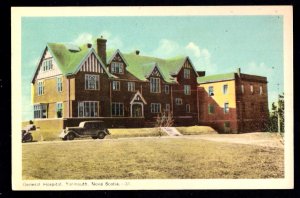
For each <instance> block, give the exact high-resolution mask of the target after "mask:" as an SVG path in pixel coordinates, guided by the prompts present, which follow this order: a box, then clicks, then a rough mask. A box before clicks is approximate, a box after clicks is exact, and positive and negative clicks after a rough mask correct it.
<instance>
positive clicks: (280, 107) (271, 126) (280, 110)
mask: <svg viewBox="0 0 300 198" xmlns="http://www.w3.org/2000/svg"><path fill="white" fill-rule="evenodd" d="M278 115H279V123H280V131H281V132H284V94H282V95H279V97H278V102H277V104H276V103H275V102H273V103H272V108H271V112H270V116H269V121H268V124H267V130H268V131H271V132H278V131H279V129H278Z"/></svg>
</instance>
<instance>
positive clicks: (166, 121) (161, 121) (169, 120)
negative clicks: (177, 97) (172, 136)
mask: <svg viewBox="0 0 300 198" xmlns="http://www.w3.org/2000/svg"><path fill="white" fill-rule="evenodd" d="M173 124H174V119H173V113H172V112H170V111H163V112H162V113H160V114H157V117H156V124H155V126H156V127H157V129H158V132H159V135H160V136H161V135H162V133H163V131H162V130H161V127H171V126H173Z"/></svg>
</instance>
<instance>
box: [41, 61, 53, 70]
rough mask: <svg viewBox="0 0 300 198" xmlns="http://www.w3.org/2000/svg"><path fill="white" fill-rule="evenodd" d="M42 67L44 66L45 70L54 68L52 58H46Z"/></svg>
mask: <svg viewBox="0 0 300 198" xmlns="http://www.w3.org/2000/svg"><path fill="white" fill-rule="evenodd" d="M42 68H43V71H48V70H51V69H52V68H53V65H52V58H48V59H45V60H44V61H43V63H42Z"/></svg>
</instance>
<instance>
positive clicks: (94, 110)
mask: <svg viewBox="0 0 300 198" xmlns="http://www.w3.org/2000/svg"><path fill="white" fill-rule="evenodd" d="M98 104H99V102H97V101H84V102H78V117H97V116H98V106H99V105H98Z"/></svg>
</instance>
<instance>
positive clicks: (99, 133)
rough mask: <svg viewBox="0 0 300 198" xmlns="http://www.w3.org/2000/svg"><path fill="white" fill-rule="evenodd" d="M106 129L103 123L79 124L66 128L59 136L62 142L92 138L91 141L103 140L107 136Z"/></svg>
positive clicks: (88, 122)
mask: <svg viewBox="0 0 300 198" xmlns="http://www.w3.org/2000/svg"><path fill="white" fill-rule="evenodd" d="M109 134H110V133H109V131H108V129H107V128H106V127H105V125H104V122H103V121H85V122H80V124H79V126H78V127H66V129H64V130H63V131H62V133H61V134H60V135H59V137H61V138H62V139H63V140H73V139H74V138H81V137H92V138H93V139H97V138H99V139H103V138H105V136H106V135H109Z"/></svg>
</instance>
